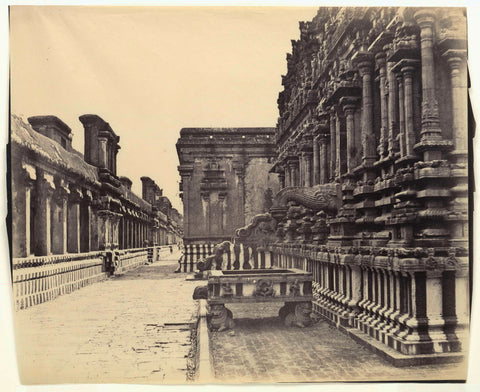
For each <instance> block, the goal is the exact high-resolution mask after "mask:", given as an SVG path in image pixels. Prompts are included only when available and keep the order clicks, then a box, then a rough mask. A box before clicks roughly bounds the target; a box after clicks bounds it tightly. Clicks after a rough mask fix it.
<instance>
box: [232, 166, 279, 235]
mask: <svg viewBox="0 0 480 392" xmlns="http://www.w3.org/2000/svg"><path fill="white" fill-rule="evenodd" d="M272 166H273V164H272V160H271V159H269V158H252V159H251V160H250V161H249V162H248V164H247V166H246V170H245V224H246V223H248V222H250V221H251V220H252V218H253V217H254V216H255V215H258V214H261V213H263V212H267V211H268V210H269V209H270V207H271V206H272V203H273V197H274V196H275V195H276V194H277V193H278V191H279V190H280V185H279V183H278V176H277V175H276V174H274V173H270V169H271V168H272ZM241 226H243V225H240V226H237V228H238V227H241Z"/></svg>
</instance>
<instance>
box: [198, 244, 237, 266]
mask: <svg viewBox="0 0 480 392" xmlns="http://www.w3.org/2000/svg"><path fill="white" fill-rule="evenodd" d="M230 245H231V243H230V242H229V241H223V242H222V243H220V244H218V245H215V248H213V254H212V255H210V256H208V257H206V258H205V259H204V260H202V261H199V262H198V263H197V268H198V270H199V271H207V270H211V269H212V267H213V263H215V268H216V269H217V270H219V269H221V268H222V261H223V254H224V253H225V252H227V251H228V250H229V249H230Z"/></svg>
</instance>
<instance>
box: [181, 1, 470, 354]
mask: <svg viewBox="0 0 480 392" xmlns="http://www.w3.org/2000/svg"><path fill="white" fill-rule="evenodd" d="M466 48H467V41H466V16H465V10H464V9H459V8H448V9H447V8H436V9H433V8H393V7H392V8H339V7H328V8H327V7H325V8H320V9H319V10H318V13H317V15H316V16H315V17H314V18H313V19H312V20H311V21H309V22H300V38H299V39H297V40H292V51H291V53H289V54H287V67H288V71H287V73H286V75H283V76H282V85H283V90H282V91H281V92H280V93H279V96H278V101H277V102H278V109H279V118H278V122H277V126H276V128H275V130H274V131H273V130H272V129H263V128H258V129H248V130H246V129H241V128H232V129H216V128H213V129H203V128H200V129H198V128H188V129H183V130H182V131H181V133H180V139H179V141H178V143H177V150H178V155H179V159H180V166H179V172H180V175H181V177H182V182H181V191H182V192H183V202H184V216H185V222H184V224H185V244H186V254H185V259H184V261H183V263H184V265H183V270H185V271H189V270H193V269H195V264H196V262H197V260H199V259H200V258H202V257H204V256H205V255H208V254H210V253H211V252H212V249H213V244H216V243H219V242H221V241H224V240H232V239H233V238H234V237H236V238H237V239H238V238H239V237H242V235H243V236H250V237H249V239H248V241H247V242H245V244H246V246H244V247H243V248H242V249H241V251H239V250H238V249H237V248H238V244H237V243H235V246H234V247H232V250H231V252H230V253H229V254H228V263H229V264H228V266H229V267H230V268H232V269H241V268H252V266H253V268H256V267H258V266H260V265H261V266H265V265H266V264H267V265H272V266H275V267H279V268H292V267H293V268H299V269H303V270H306V271H309V272H312V273H313V280H314V281H313V297H314V301H313V307H314V311H315V312H316V313H317V314H319V315H321V316H323V317H325V318H327V319H328V320H330V321H331V322H332V323H333V324H334V325H336V326H337V327H338V328H339V329H342V330H344V331H347V332H348V333H349V334H351V335H352V336H355V337H356V338H358V339H360V340H362V341H364V342H366V343H368V344H369V345H370V346H372V347H375V349H376V350H377V351H379V352H383V353H384V354H385V355H387V356H390V357H394V356H395V355H397V354H401V355H406V356H410V357H411V358H413V359H414V360H415V358H417V360H419V361H421V362H422V363H428V362H434V361H436V360H442V361H443V360H449V359H451V358H455V357H456V355H457V354H456V353H458V352H460V351H462V350H466V346H465V345H466V342H467V337H468V319H469V273H468V272H469V246H468V244H469V241H468V240H469V209H468V206H469V204H468V201H469V193H468V189H469V188H468V184H469V182H468V180H469V178H468V149H469V145H468V116H467V113H468V111H467V71H466V58H467V51H466ZM273 175H274V176H276V178H275V177H274V176H273ZM254 214H261V215H257V217H255V218H254V219H252V216H253V215H254ZM245 225H246V227H244V229H243V230H235V229H240V228H241V227H242V226H245ZM246 260H250V261H251V263H244V262H245V261H246ZM462 345H463V346H462ZM392 353H393V354H392ZM395 353H397V354H395ZM457 356H458V355H457ZM412 363H413V362H412ZM417 363H418V362H417Z"/></svg>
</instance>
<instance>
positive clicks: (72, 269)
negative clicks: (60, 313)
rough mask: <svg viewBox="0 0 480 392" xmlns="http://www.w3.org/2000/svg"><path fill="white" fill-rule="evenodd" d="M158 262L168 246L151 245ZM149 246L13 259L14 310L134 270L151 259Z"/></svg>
mask: <svg viewBox="0 0 480 392" xmlns="http://www.w3.org/2000/svg"><path fill="white" fill-rule="evenodd" d="M148 249H151V250H152V261H158V260H160V258H162V257H164V256H165V255H166V254H167V252H168V253H170V248H169V247H168V246H156V247H151V248H148ZM148 249H147V248H138V249H126V250H115V251H95V252H88V253H75V254H63V255H50V256H35V257H26V258H14V259H12V284H13V300H14V304H15V310H20V309H25V308H27V307H30V306H33V305H38V304H40V303H43V302H46V301H50V300H52V299H55V298H57V297H58V296H60V295H63V294H68V293H71V292H72V291H75V290H78V289H80V288H82V287H84V286H88V285H90V284H93V283H96V282H99V281H101V280H104V279H105V278H106V277H107V276H108V275H109V273H120V272H125V271H128V270H130V269H133V268H135V267H137V266H139V265H142V264H145V263H146V262H147V261H148Z"/></svg>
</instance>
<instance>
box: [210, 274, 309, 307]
mask: <svg viewBox="0 0 480 392" xmlns="http://www.w3.org/2000/svg"><path fill="white" fill-rule="evenodd" d="M312 298H313V297H312V274H311V273H310V272H305V271H303V270H299V269H294V268H291V269H252V270H240V271H215V270H214V271H210V275H209V277H208V303H209V304H214V303H227V302H229V303H232V302H270V301H288V302H301V301H311V300H312Z"/></svg>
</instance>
